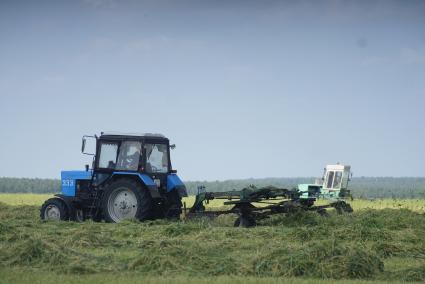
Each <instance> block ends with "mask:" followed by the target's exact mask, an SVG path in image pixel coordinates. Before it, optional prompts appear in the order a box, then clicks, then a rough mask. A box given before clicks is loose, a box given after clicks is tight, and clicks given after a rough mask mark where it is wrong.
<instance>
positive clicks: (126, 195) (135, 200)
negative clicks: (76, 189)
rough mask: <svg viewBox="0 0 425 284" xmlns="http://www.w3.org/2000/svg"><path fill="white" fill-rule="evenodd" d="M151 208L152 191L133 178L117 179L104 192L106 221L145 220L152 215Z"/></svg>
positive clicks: (103, 202)
mask: <svg viewBox="0 0 425 284" xmlns="http://www.w3.org/2000/svg"><path fill="white" fill-rule="evenodd" d="M151 209H152V198H151V196H150V193H149V192H148V191H147V190H146V189H145V188H143V187H142V186H141V184H140V183H138V182H136V181H133V180H131V179H121V180H117V181H115V182H113V183H111V184H110V185H109V186H108V187H107V188H106V189H105V192H104V193H103V198H102V211H103V217H104V218H105V221H106V222H110V223H119V222H121V221H123V220H125V219H134V218H136V219H139V220H141V221H143V220H146V219H149V218H150V217H151V211H152V210H151Z"/></svg>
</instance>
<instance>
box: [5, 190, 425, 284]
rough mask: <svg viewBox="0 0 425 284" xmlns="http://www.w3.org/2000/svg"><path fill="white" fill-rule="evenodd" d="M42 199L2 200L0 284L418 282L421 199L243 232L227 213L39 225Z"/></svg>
mask: <svg viewBox="0 0 425 284" xmlns="http://www.w3.org/2000/svg"><path fill="white" fill-rule="evenodd" d="M47 197H48V195H26V194H1V195H0V283H12V282H13V283H53V282H55V283H57V282H62V283H80V282H94V283H100V282H103V283H116V282H120V283H134V282H142V281H143V283H158V282H159V283H210V282H219V283H278V282H279V283H280V282H282V281H284V282H288V283H325V282H326V283H327V282H328V281H329V280H331V281H332V282H336V283H370V282H374V283H379V282H382V283H386V282H390V281H391V282H405V281H410V282H415V281H417V282H423V281H425V242H424V239H425V222H424V221H425V215H424V212H425V209H424V208H425V200H375V201H366V200H355V201H353V202H352V205H353V207H354V210H355V212H354V213H353V214H351V215H336V214H335V213H334V212H331V214H330V217H321V216H319V215H318V214H316V213H312V212H309V213H301V212H300V213H296V214H292V215H288V216H275V217H274V218H271V219H268V220H264V221H262V222H261V223H260V224H259V226H257V227H255V228H250V229H243V228H234V227H233V221H234V219H235V216H231V215H228V216H221V217H220V218H217V219H216V220H205V219H200V220H191V221H180V222H171V221H165V220H158V221H149V222H144V223H140V222H136V221H127V222H124V223H121V224H106V223H94V222H90V221H89V222H85V223H74V222H42V221H40V220H39V211H38V210H39V206H40V204H41V203H42V202H43V201H44V200H45V199H46V198H47ZM191 202H192V200H190V199H189V200H186V203H187V204H188V205H189V204H191ZM210 205H211V206H219V205H220V204H219V203H216V202H213V203H212V204H210Z"/></svg>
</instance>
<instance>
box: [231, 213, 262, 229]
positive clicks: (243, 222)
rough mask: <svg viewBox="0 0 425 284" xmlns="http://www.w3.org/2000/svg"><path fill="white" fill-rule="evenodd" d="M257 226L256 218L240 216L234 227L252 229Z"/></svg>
mask: <svg viewBox="0 0 425 284" xmlns="http://www.w3.org/2000/svg"><path fill="white" fill-rule="evenodd" d="M256 225H257V222H256V221H255V219H254V217H252V216H239V217H238V219H236V221H235V223H234V224H233V226H234V227H242V228H250V227H254V226H256Z"/></svg>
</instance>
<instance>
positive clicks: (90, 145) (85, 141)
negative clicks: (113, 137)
mask: <svg viewBox="0 0 425 284" xmlns="http://www.w3.org/2000/svg"><path fill="white" fill-rule="evenodd" d="M87 138H92V139H95V141H97V136H96V135H94V136H88V135H84V136H83V139H82V140H81V153H83V154H84V155H90V156H94V155H95V154H93V153H87V152H86V144H87ZM92 146H93V147H94V144H91V143H89V148H92Z"/></svg>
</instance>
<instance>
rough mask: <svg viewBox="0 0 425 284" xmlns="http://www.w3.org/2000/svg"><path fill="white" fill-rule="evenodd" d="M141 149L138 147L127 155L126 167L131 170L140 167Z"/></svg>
mask: <svg viewBox="0 0 425 284" xmlns="http://www.w3.org/2000/svg"><path fill="white" fill-rule="evenodd" d="M133 149H134V148H133ZM139 159H140V149H138V148H136V149H135V151H134V152H133V154H131V155H128V156H127V157H126V159H125V160H126V168H127V169H129V170H137V169H138V167H139Z"/></svg>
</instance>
